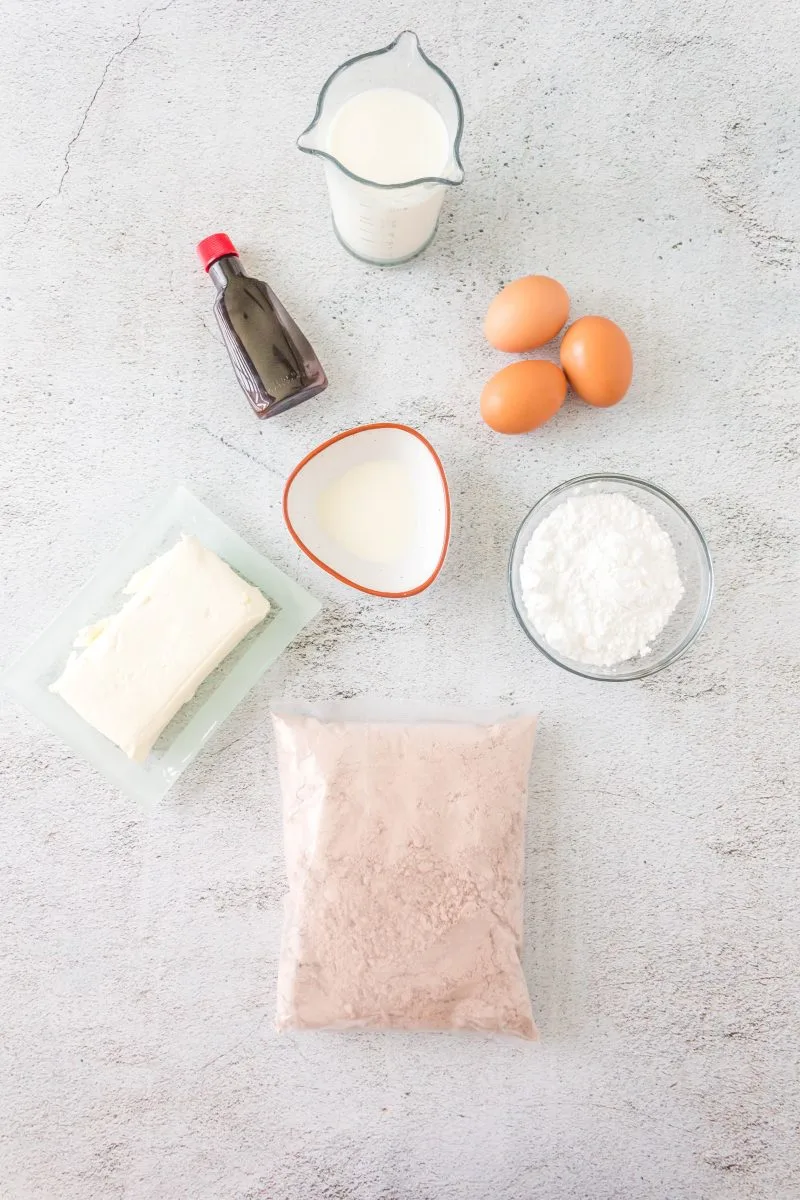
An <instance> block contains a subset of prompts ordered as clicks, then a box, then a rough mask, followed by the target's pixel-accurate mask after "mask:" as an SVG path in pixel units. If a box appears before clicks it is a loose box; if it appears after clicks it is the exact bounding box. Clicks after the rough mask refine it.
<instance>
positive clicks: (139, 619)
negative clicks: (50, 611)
mask: <svg viewBox="0 0 800 1200" xmlns="http://www.w3.org/2000/svg"><path fill="white" fill-rule="evenodd" d="M125 594H126V595H130V597H131V599H130V600H129V601H128V602H127V604H125V606H124V607H123V608H122V609H121V610H120V611H119V612H118V613H116V614H114V615H113V616H110V617H106V618H104V619H103V620H102V621H99V622H98V623H97V624H95V625H93V626H91V627H90V628H89V629H86V630H81V632H80V634H79V635H78V638H77V640H76V642H75V645H76V647H85V648H84V649H82V650H81V652H80V653H75V654H73V655H72V656H71V657H70V659H69V662H68V663H67V665H66V667H65V668H64V671H63V673H62V675H61V676H60V678H59V679H57V680H56V682H55V683H54V684H52V685H51V688H50V690H51V691H52V692H56V693H57V694H58V695H59V696H61V697H62V699H63V700H65V701H66V703H67V704H69V706H70V707H71V708H73V709H74V710H75V712H76V713H78V714H79V715H80V716H81V717H83V719H84V721H88V723H89V724H90V725H92V726H93V727H94V728H95V729H96V730H98V732H99V733H102V734H104V735H105V737H107V738H109V739H110V740H111V741H112V742H114V743H115V744H116V745H117V746H119V748H120V749H121V750H122V751H124V753H125V754H127V755H128V757H129V758H132V759H133V760H134V761H135V762H142V761H143V760H144V759H145V758H147V755H148V754H149V753H150V751H151V750H152V748H153V746H154V745H155V743H156V741H157V740H158V737H159V735H160V734H161V732H162V730H163V729H164V728H165V727H166V726H167V725H168V724H169V722H170V721H171V720H172V718H173V717H174V716H175V714H176V712H177V711H178V709H180V708H181V707H182V706H183V705H184V704H186V703H187V701H189V700H191V698H192V696H193V695H194V694H195V692H196V691H197V689H198V687H199V686H200V684H201V683H202V682H203V680H204V679H205V678H206V676H208V675H210V674H211V672H212V671H213V670H214V668H215V667H217V666H219V664H220V663H221V662H222V660H223V659H224V658H225V657H226V656H227V655H228V654H230V652H231V650H233V648H234V646H236V645H238V643H239V642H240V641H241V640H242V638H243V637H245V636H246V634H248V633H249V632H250V630H251V629H253V628H254V627H255V626H256V625H258V624H259V622H260V621H263V620H264V618H265V617H266V615H267V613H268V612H269V609H270V606H269V602H268V601H267V600H266V599H265V598H264V596H262V594H261V592H260V591H259V590H258V588H255V587H252V586H251V584H249V583H245V581H244V580H243V579H241V578H240V577H239V576H238V575H237V574H236V572H235V571H233V570H232V569H231V568H230V567H229V566H228V565H227V563H224V562H223V561H222V559H221V558H219V557H218V556H217V555H216V554H214V553H213V551H211V550H208V549H206V547H205V546H203V545H202V544H201V543H200V542H199V541H198V540H197V538H196V537H191V536H188V535H184V536H183V537H182V538H181V540H180V541H179V542H177V543H176V545H174V546H173V547H172V549H171V550H168V551H167V553H166V554H162V555H161V556H160V558H157V559H156V560H155V561H154V562H152V563H151V564H150V565H149V566H148V567H145V568H144V569H143V570H141V571H138V572H137V573H136V575H134V576H133V578H132V579H131V581H130V583H129V584H128V585H127V587H126V588H125Z"/></svg>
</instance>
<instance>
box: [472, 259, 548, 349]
mask: <svg viewBox="0 0 800 1200" xmlns="http://www.w3.org/2000/svg"><path fill="white" fill-rule="evenodd" d="M568 316H569V296H568V295H567V291H566V288H564V287H562V286H561V284H560V283H559V282H558V281H557V280H555V279H550V278H549V276H547V275H525V276H523V278H522V279H515V280H514V281H513V283H509V284H506V286H505V287H504V288H503V290H502V291H501V292H498V294H497V295H496V296H495V298H494V300H493V301H492V303H491V304H490V305H489V311H488V312H487V313H486V320H485V321H484V324H483V332H484V334H485V335H486V339H487V341H489V342H491V344H492V345H493V346H494V347H495V349H496V350H506V351H508V352H509V353H511V354H521V353H522V352H523V351H525V350H535V349H536V347H537V346H543V345H544V344H545V342H549V341H550V340H551V338H554V337H555V336H556V334H557V333H558V332H559V330H560V329H563V327H564V325H565V323H566V320H567V317H568Z"/></svg>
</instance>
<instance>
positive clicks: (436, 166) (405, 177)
mask: <svg viewBox="0 0 800 1200" xmlns="http://www.w3.org/2000/svg"><path fill="white" fill-rule="evenodd" d="M327 148H328V152H329V153H330V154H332V155H333V157H334V158H336V159H338V161H339V162H340V163H341V164H342V166H345V167H347V169H348V171H352V173H353V174H354V175H358V176H360V177H361V178H362V179H368V180H369V181H370V182H372V183H383V184H386V183H409V182H410V181H411V180H413V179H424V178H426V177H429V176H438V175H441V173H442V171H443V170H444V169H445V167H446V165H447V160H448V158H449V157H450V138H449V136H448V133H447V126H446V125H445V123H444V121H443V120H442V118H441V117H440V116H439V113H438V112H437V111H436V109H435V108H434V107H433V105H432V104H429V103H428V101H427V100H424V99H423V98H422V96H418V95H416V94H415V93H414V92H407V91H406V90H405V89H404V88H394V87H380V88H369V89H368V90H367V91H364V92H358V93H357V94H356V95H355V96H351V97H350V99H349V100H346V101H345V102H344V104H343V105H342V107H341V108H340V109H339V111H338V112H337V113H336V115H335V117H334V118H333V120H332V122H331V126H330V130H329V131H328V146H327Z"/></svg>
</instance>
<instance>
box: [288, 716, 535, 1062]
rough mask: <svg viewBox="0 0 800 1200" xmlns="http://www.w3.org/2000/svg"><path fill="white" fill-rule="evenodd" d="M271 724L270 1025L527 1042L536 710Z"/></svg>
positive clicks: (531, 1033)
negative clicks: (275, 953)
mask: <svg viewBox="0 0 800 1200" xmlns="http://www.w3.org/2000/svg"><path fill="white" fill-rule="evenodd" d="M273 719H274V722H275V730H276V736H277V748H278V767H279V771H280V779H281V788H282V792H283V812H284V840H285V850H286V867H287V874H288V880H289V896H288V900H287V907H286V919H285V925H284V937H283V944H282V947H281V957H280V965H279V970H278V1006H277V1024H278V1028H279V1029H319V1028H323V1027H329V1028H337V1029H349V1028H359V1027H360V1028H395V1029H416V1030H422V1029H477V1030H487V1031H496V1032H506V1033H514V1034H517V1035H519V1036H521V1037H526V1038H531V1037H535V1036H536V1029H535V1026H534V1023H533V1017H532V1014H531V1008H530V1000H529V997H528V993H527V989H526V986H525V980H524V977H523V974H522V968H521V966H520V948H521V942H522V872H523V837H524V818H525V810H526V805H527V777H528V771H529V767H530V759H531V752H532V749H533V740H534V733H535V721H534V719H533V718H532V717H518V718H515V719H511V720H506V721H502V722H498V723H494V724H488V725H478V724H471V723H467V722H459V721H454V722H427V723H420V724H400V723H393V722H379V721H374V722H358V721H351V720H343V719H341V716H340V717H338V718H335V719H331V720H320V719H317V718H316V717H313V716H308V715H303V714H299V715H298V714H295V715H291V714H289V715H284V714H279V715H277V716H275V717H274V718H273Z"/></svg>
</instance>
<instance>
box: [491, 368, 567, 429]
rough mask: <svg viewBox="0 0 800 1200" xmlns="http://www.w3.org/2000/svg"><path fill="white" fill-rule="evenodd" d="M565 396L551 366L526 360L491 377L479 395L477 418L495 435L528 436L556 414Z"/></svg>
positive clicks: (556, 371)
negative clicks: (482, 420)
mask: <svg viewBox="0 0 800 1200" xmlns="http://www.w3.org/2000/svg"><path fill="white" fill-rule="evenodd" d="M566 394H567V381H566V378H565V377H564V372H563V371H562V370H561V369H560V368H559V367H557V366H556V364H555V363H551V362H540V361H533V360H531V359H526V360H525V361H524V362H515V363H511V364H510V366H508V367H503V369H502V371H498V372H497V374H496V375H493V376H492V378H491V379H490V380H489V382H488V383H487V384H486V387H485V388H484V389H483V392H482V394H481V416H482V417H483V419H484V421H485V422H486V424H487V425H488V426H489V427H490V428H491V429H494V430H495V431H496V432H497V433H529V432H530V431H531V430H532V429H538V427H539V426H540V425H544V423H545V421H549V420H550V418H551V417H552V416H554V415H555V414H556V413H557V412H558V410H559V409H560V408H561V405H562V404H563V403H564V397H565V396H566Z"/></svg>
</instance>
